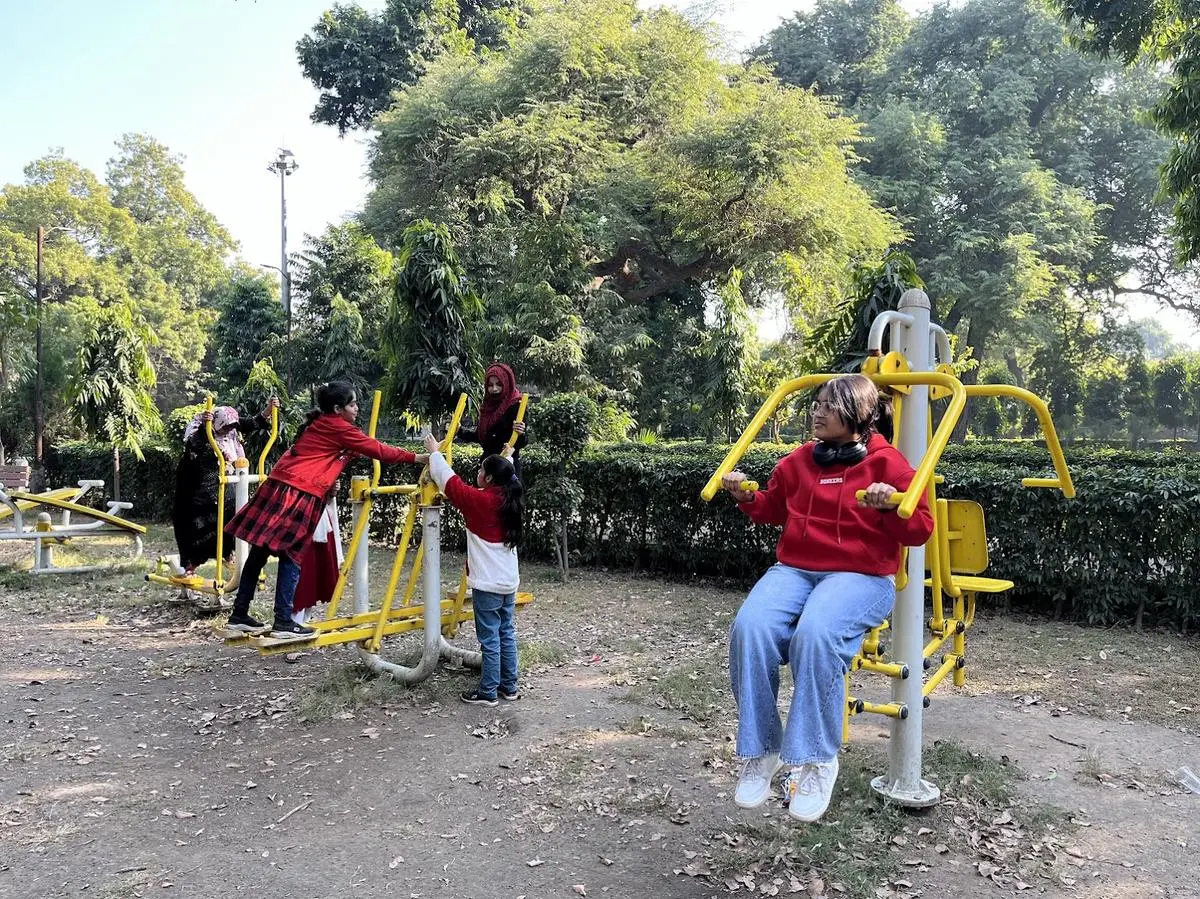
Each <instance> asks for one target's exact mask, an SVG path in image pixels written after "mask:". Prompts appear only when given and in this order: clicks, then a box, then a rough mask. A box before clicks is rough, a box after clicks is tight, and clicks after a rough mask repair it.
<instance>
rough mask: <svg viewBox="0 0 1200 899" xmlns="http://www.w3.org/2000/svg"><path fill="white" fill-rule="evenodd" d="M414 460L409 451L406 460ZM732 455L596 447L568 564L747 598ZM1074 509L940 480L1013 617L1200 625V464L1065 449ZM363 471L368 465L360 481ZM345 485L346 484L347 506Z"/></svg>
mask: <svg viewBox="0 0 1200 899" xmlns="http://www.w3.org/2000/svg"><path fill="white" fill-rule="evenodd" d="M413 448H414V449H415V446H414V447H413ZM790 449H791V447H789V446H781V445H770V444H755V445H754V447H753V448H752V449H751V450H750V451H749V452H748V453H747V455H746V457H745V459H744V460H743V463H742V465H741V468H742V470H743V471H746V472H747V473H748V474H749V475H750V476H751V477H753V478H756V479H757V480H759V481H761V482H763V483H765V482H766V480H767V478H768V476H769V475H770V473H771V470H772V468H773V467H774V465H775V463H776V461H777V460H778V459H779V457H780V456H781V455H782V454H784V453H786V452H788V451H789V450H790ZM726 450H727V447H725V446H722V445H718V444H706V443H699V442H687V443H660V444H655V445H643V444H639V443H621V444H603V445H594V446H592V447H591V448H590V449H589V450H588V451H587V452H586V453H585V454H584V455H583V457H582V458H581V459H580V460H579V461H578V462H577V463H575V465H574V466H573V467H572V470H571V472H570V474H571V476H572V477H573V478H574V479H575V480H576V481H577V482H578V484H579V485H580V486H581V487H582V489H583V492H584V500H583V503H582V505H581V510H580V512H579V513H578V515H577V517H576V520H575V522H574V526H573V528H572V531H571V535H570V536H571V541H570V543H571V551H572V557H573V558H572V561H573V562H575V563H582V564H585V565H594V566H603V567H612V568H622V569H633V570H640V571H647V572H656V573H663V574H669V575H673V576H682V577H694V576H716V577H724V578H731V579H734V580H736V581H737V582H739V583H742V584H749V583H750V582H752V581H753V579H754V578H756V577H757V576H758V575H759V574H760V573H761V572H762V571H763V570H764V569H765V568H766V567H767V566H768V565H770V564H771V562H772V560H773V556H774V546H775V541H776V538H777V531H776V530H775V529H772V528H765V527H755V526H751V525H749V523H748V522H747V520H746V519H745V517H744V516H743V515H742V514H741V513H740V512H738V511H737V509H736V508H735V507H734V506H733V504H732V503H731V502H730V501H729V500H728V499H727V498H726V497H718V498H717V499H716V500H714V501H713V502H712V503H704V502H702V501H701V500H700V496H699V492H700V488H701V487H702V486H703V484H704V482H705V481H706V480H707V478H708V476H709V475H710V474H711V472H712V471H713V470H714V469H715V468H716V466H717V464H718V463H719V462H720V460H721V459H722V458H723V456H724V454H725V452H726ZM146 454H147V461H146V463H144V464H138V463H136V461H135V460H134V459H133V458H132V456H130V457H129V458H128V459H126V460H125V461H124V463H123V478H122V481H123V494H124V496H125V498H127V499H129V500H131V501H132V502H133V503H134V504H135V505H134V511H133V516H134V517H135V518H138V519H140V520H146V519H157V520H165V519H167V518H168V517H169V514H170V505H171V492H172V490H173V489H174V468H175V461H174V455H173V453H172V451H171V450H170V449H159V448H150V449H148V450H147V453H146ZM1067 456H1068V461H1069V463H1070V465H1071V469H1072V475H1073V477H1074V479H1075V483H1076V486H1077V489H1078V497H1077V498H1076V499H1074V500H1066V499H1064V498H1063V497H1062V496H1061V494H1059V493H1058V492H1057V491H1052V490H1040V489H1039V490H1030V489H1026V488H1023V487H1021V484H1020V481H1021V478H1023V477H1028V476H1037V475H1043V476H1044V475H1050V474H1052V473H1053V471H1052V466H1051V465H1050V463H1049V458H1048V455H1047V454H1046V452H1045V450H1044V449H1042V448H1039V447H1037V446H1031V445H1028V444H1019V443H1013V444H987V445H983V444H973V445H966V446H953V447H951V448H950V450H949V451H948V452H947V454H946V458H945V459H944V460H943V464H942V466H941V468H940V469H939V470H940V473H941V474H943V475H944V476H945V478H946V484H945V486H944V487H943V488H942V495H943V496H947V497H955V498H964V499H973V500H976V501H978V502H979V503H981V504H982V505H983V507H984V509H985V510H986V512H987V526H988V535H989V538H990V539H989V544H990V550H991V569H990V572H989V573H990V574H992V575H993V576H996V577H1007V578H1010V579H1012V580H1013V581H1015V582H1016V584H1017V587H1016V589H1015V590H1014V591H1013V593H1012V597H1011V599H1012V601H1013V602H1015V603H1017V604H1019V605H1021V606H1023V607H1027V608H1032V609H1036V610H1038V611H1041V612H1048V611H1055V612H1057V613H1061V614H1063V615H1066V616H1068V617H1071V618H1074V619H1076V620H1080V621H1086V622H1088V623H1091V624H1105V625H1106V624H1113V623H1134V622H1135V621H1138V620H1139V619H1140V618H1144V620H1145V622H1146V623H1147V624H1150V625H1161V626H1168V627H1185V628H1186V627H1188V626H1189V623H1190V622H1192V621H1194V620H1195V619H1196V618H1197V617H1200V599H1198V598H1197V595H1198V592H1197V590H1196V588H1195V586H1194V585H1195V584H1196V583H1197V582H1198V581H1200V527H1197V525H1196V522H1197V521H1200V456H1197V455H1195V454H1187V453H1181V454H1161V453H1134V452H1130V451H1125V450H1110V449H1103V450H1083V451H1077V450H1072V449H1070V448H1068V450H1067ZM478 459H479V451H478V449H477V448H473V447H462V448H458V449H456V451H455V468H456V469H457V470H458V471H459V473H460V474H462V475H463V476H464V477H465V478H467V479H472V478H473V477H474V471H475V468H476V466H477V464H478ZM522 460H523V466H524V477H525V482H526V486H527V487H528V490H529V513H528V516H527V528H526V533H527V544H526V546H525V547H524V549H523V552H522V554H523V555H524V556H525V557H526V558H540V559H544V560H547V561H552V560H553V559H554V543H553V539H554V530H553V529H554V526H555V520H554V517H553V515H552V514H551V512H550V511H549V509H550V508H552V507H553V506H554V504H553V503H552V502H548V501H547V500H548V498H546V497H543V496H542V495H541V494H540V492H539V481H540V482H541V483H545V484H546V485H547V489H549V486H550V484H551V483H552V481H553V478H554V477H555V475H554V467H555V466H554V464H553V460H552V458H551V457H550V456H549V455H548V453H547V450H546V449H545V448H544V447H539V446H537V445H533V446H531V447H529V448H528V449H527V450H526V451H524V452H523V453H522ZM110 468H111V462H110V456H109V453H108V451H107V450H106V449H104V448H103V447H94V446H89V445H86V444H85V445H79V444H76V445H70V446H65V447H62V448H61V449H59V450H58V451H57V452H55V453H53V454H51V456H50V468H49V472H48V473H49V475H50V477H49V483H50V484H51V485H52V486H58V485H60V484H64V483H74V482H75V481H76V480H78V479H79V478H81V477H93V478H94V477H104V478H105V479H106V480H107V479H108V477H109V476H110V475H111V472H110ZM367 471H369V465H368V464H367V463H365V462H364V461H362V460H359V461H357V462H356V463H355V464H354V466H352V468H351V473H354V472H361V473H365V472H367ZM412 476H413V467H412V466H391V467H386V468H385V469H384V482H385V483H395V482H397V481H399V480H410V479H411V478H412ZM348 486H349V478H348V477H347V478H344V479H343V491H345V490H347V489H348ZM406 510H407V507H406V505H405V503H404V501H402V500H398V499H388V500H381V501H380V502H379V504H378V505H377V507H376V514H375V515H374V516H373V517H372V534H373V536H374V537H375V538H376V539H378V540H384V541H390V540H392V539H394V536H395V534H396V533H397V531H398V529H399V526H400V523H401V522H402V520H403V515H404V513H405V512H406ZM445 521H446V524H445V528H444V535H445V536H444V539H445V541H446V544H447V546H449V547H456V548H459V549H461V548H462V546H463V543H464V540H463V533H462V525H461V518H460V517H459V516H457V515H449V516H447V517H446V519H445Z"/></svg>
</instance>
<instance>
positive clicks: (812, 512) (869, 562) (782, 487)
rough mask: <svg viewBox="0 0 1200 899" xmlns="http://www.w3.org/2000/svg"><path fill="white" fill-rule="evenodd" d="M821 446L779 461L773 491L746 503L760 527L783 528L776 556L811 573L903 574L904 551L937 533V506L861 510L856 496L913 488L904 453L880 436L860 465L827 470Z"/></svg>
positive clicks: (804, 448)
mask: <svg viewBox="0 0 1200 899" xmlns="http://www.w3.org/2000/svg"><path fill="white" fill-rule="evenodd" d="M814 445H815V444H813V443H806V444H804V446H802V447H800V448H799V449H796V450H793V451H792V452H791V453H789V454H788V455H786V456H784V457H783V458H782V459H780V460H779V464H778V465H776V466H775V470H774V471H773V472H772V473H771V480H770V482H769V483H768V484H767V489H766V490H761V491H758V492H756V493H755V494H754V495H753V497H752V498H751V500H750V501H749V502H745V503H740V504H739V505H740V506H741V508H742V511H744V512H745V513H746V514H747V515H748V516H750V520H751V521H754V522H757V523H758V524H776V525H783V534H782V536H780V538H779V545H778V546H776V548H775V557H776V558H777V559H779V561H780V562H782V563H783V564H784V565H790V566H791V567H793V568H804V569H807V570H809V571H855V572H858V573H860V574H895V573H896V569H897V568H899V566H900V547H901V546H902V545H903V546H921V545H922V544H924V543H925V541H927V540H928V539H929V536H930V534H932V533H933V517H932V516H931V515H930V514H929V502H928V500H927V498H926V497H925V496H922V497H921V502H920V503H919V504H918V506H917V508H916V511H915V512H913V516H912V518H909V519H908V520H905V519H903V518H901V517H900V516H899V515H897V514H896V512H895V510H887V511H882V510H879V509H867V508H863V507H862V506H859V504H858V498H857V497H856V496H855V493H856V492H857V491H859V490H865V489H866V488H867V487H869V486H870V485H871V484H874V483H884V484H891V485H892V486H893V487H895V488H896V489H897V490H901V491H902V490H907V489H908V485H909V484H910V483H912V479H913V474H914V472H913V470H912V467H911V466H909V464H908V462H907V460H905V458H904V456H902V455H901V454H900V451H899V450H897V449H896V448H895V447H893V446H892V445H891V444H890V443H888V442H887V440H886V439H885V438H884V437H882V436H881V435H879V434H873V435H872V436H871V439H870V440H869V441H868V443H867V458H866V459H864V460H863V461H862V462H859V463H858V464H857V465H849V466H847V465H829V466H824V467H823V466H820V465H817V463H816V462H814V461H813V446H814Z"/></svg>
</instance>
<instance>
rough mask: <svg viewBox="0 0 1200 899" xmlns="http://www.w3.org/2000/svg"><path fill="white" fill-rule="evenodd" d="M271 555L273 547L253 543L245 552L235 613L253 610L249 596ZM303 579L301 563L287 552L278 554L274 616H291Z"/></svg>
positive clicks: (284, 618)
mask: <svg viewBox="0 0 1200 899" xmlns="http://www.w3.org/2000/svg"><path fill="white" fill-rule="evenodd" d="M269 558H271V551H270V550H268V549H267V548H266V547H264V546H252V547H250V552H248V553H247V554H246V564H245V565H244V566H243V567H242V579H241V581H239V582H238V591H237V598H236V599H234V601H233V614H234V615H246V614H248V613H249V612H250V600H252V599H254V591H255V589H256V588H257V587H258V576H259V575H260V574H262V570H263V566H265V565H266V564H267V559H269ZM298 583H300V566H299V565H297V564H296V563H295V562H293V561H292V560H291V559H289V558H288V557H287V556H280V557H279V569H278V571H276V573H275V620H276V621H280V622H282V621H291V620H292V600H293V599H294V598H295V596H296V585H297V584H298Z"/></svg>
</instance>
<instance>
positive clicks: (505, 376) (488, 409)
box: [478, 362, 521, 438]
mask: <svg viewBox="0 0 1200 899" xmlns="http://www.w3.org/2000/svg"><path fill="white" fill-rule="evenodd" d="M489 377H495V378H497V379H499V381H500V395H499V396H492V394H490V393H488V392H487V379H488V378H489ZM520 401H521V391H519V390H518V389H517V376H516V375H515V374H513V370H512V369H511V368H509V367H508V366H507V365H505V364H504V363H503V362H497V363H495V364H493V365H490V366H488V370H487V374H485V375H484V376H483V403H482V404H481V405H480V406H479V426H478V427H479V436H480V438H483V437H486V436H487V435H488V434H490V433H491V432H492V427H493V426H494V425H495V424H496V422H498V421H499V420H500V419H501V418H503V417H504V413H505V412H507V411H508V409H509V407H510V406H512V404H513V403H519V402H520Z"/></svg>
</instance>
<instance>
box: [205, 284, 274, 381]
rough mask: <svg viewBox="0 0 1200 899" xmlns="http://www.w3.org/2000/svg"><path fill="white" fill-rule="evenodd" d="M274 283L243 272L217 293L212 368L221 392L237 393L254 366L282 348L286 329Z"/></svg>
mask: <svg viewBox="0 0 1200 899" xmlns="http://www.w3.org/2000/svg"><path fill="white" fill-rule="evenodd" d="M273 290H274V285H273V282H271V281H269V280H268V279H267V278H265V277H264V276H262V275H260V274H257V273H255V274H250V273H247V272H243V273H240V274H237V275H235V276H234V277H232V278H231V279H230V280H229V281H228V282H226V283H225V284H224V285H222V287H221V288H220V289H219V291H218V294H217V295H218V299H217V308H218V310H219V316H220V317H219V318H218V319H217V323H216V326H215V327H214V328H213V353H214V359H213V368H214V370H215V372H216V375H217V381H218V386H219V388H220V390H222V391H234V390H237V389H238V388H239V387H241V385H242V384H244V383H245V382H246V379H247V378H248V377H249V376H250V370H251V368H253V366H254V363H255V362H256V361H257V360H258V359H260V358H262V357H263V356H265V355H270V354H271V352H272V350H274V349H276V348H278V347H279V343H278V342H279V341H280V340H281V339H282V335H283V332H284V329H285V323H284V316H283V309H282V308H281V307H280V305H279V300H278V299H277V298H276V296H275V294H274V292H273Z"/></svg>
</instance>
